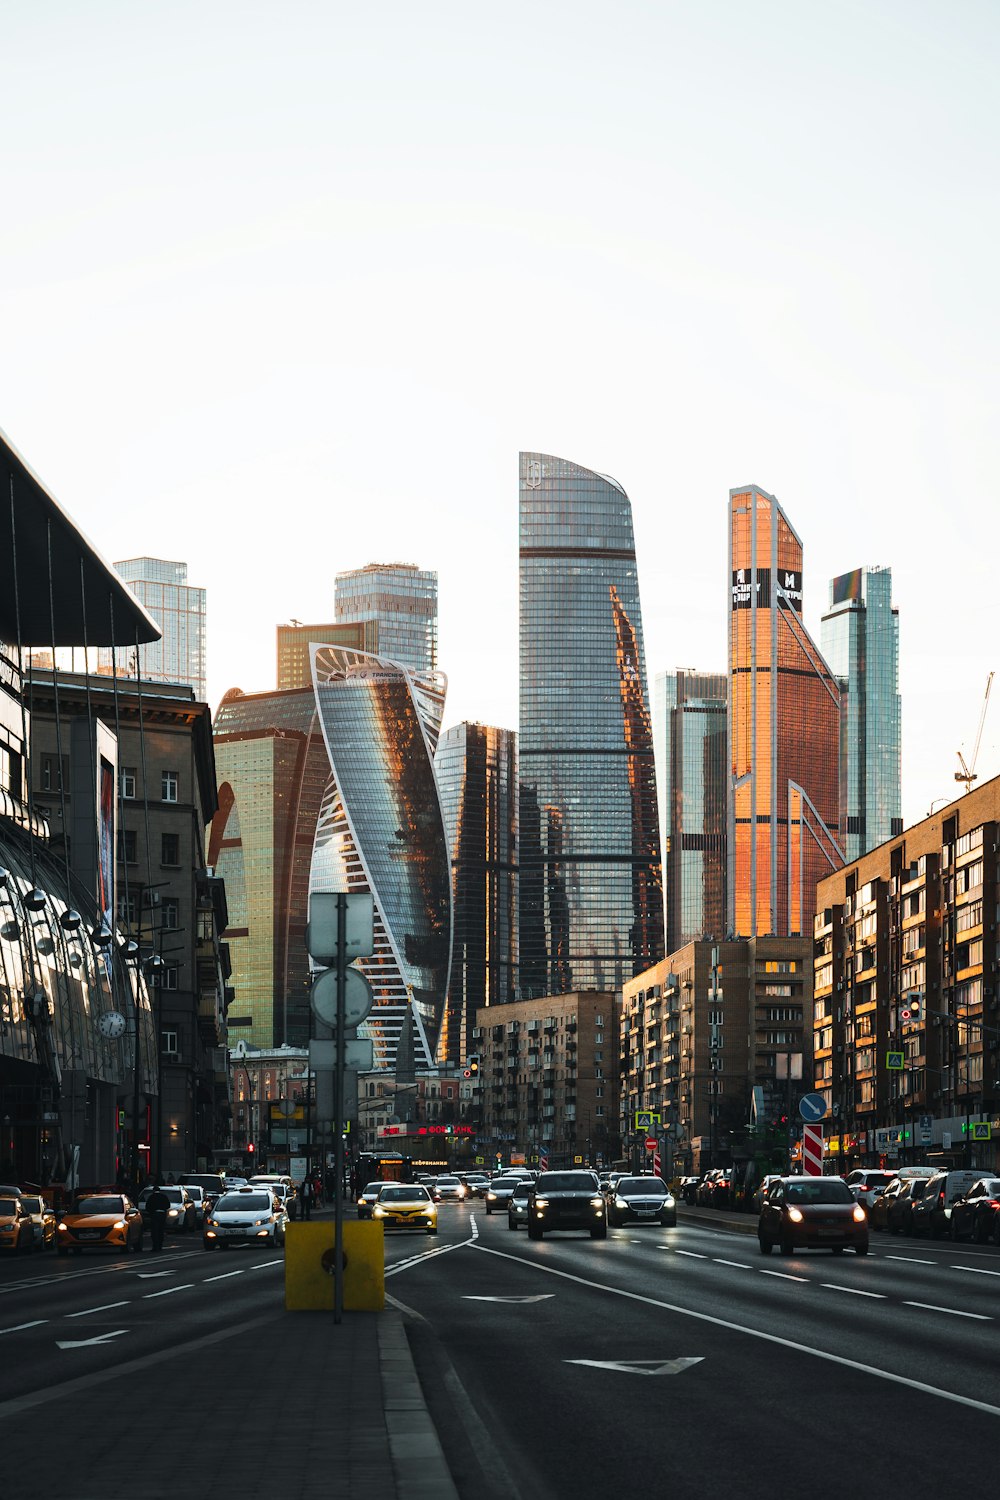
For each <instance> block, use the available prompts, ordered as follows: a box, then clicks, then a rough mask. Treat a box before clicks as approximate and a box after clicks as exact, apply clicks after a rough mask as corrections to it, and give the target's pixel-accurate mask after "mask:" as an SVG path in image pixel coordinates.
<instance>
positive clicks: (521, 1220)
mask: <svg viewBox="0 0 1000 1500" xmlns="http://www.w3.org/2000/svg"><path fill="white" fill-rule="evenodd" d="M534 1185H535V1184H534V1183H533V1182H528V1181H527V1180H526V1181H524V1182H519V1183H518V1185H517V1187H516V1188H515V1189H514V1191H513V1192H512V1193H511V1195H510V1197H509V1198H508V1200H507V1228H508V1229H520V1227H521V1225H522V1224H527V1222H528V1194H529V1193H530V1192H531V1189H532V1188H533V1187H534Z"/></svg>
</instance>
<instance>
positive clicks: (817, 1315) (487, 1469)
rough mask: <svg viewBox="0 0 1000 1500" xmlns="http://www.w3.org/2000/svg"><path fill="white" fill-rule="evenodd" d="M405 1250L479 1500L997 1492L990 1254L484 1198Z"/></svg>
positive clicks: (418, 1321)
mask: <svg viewBox="0 0 1000 1500" xmlns="http://www.w3.org/2000/svg"><path fill="white" fill-rule="evenodd" d="M401 1250H402V1247H400V1246H398V1245H396V1246H390V1247H389V1249H388V1250H387V1271H386V1275H387V1281H386V1289H387V1292H388V1293H389V1294H390V1295H391V1296H392V1297H393V1298H394V1299H395V1300H396V1301H397V1302H398V1303H399V1304H400V1305H401V1306H402V1307H403V1308H404V1310H407V1311H408V1312H409V1314H410V1323H409V1326H408V1331H409V1336H410V1341H411V1346H412V1348H413V1351H414V1355H415V1358H416V1361H417V1367H418V1371H419V1373H420V1377H421V1384H422V1386H423V1389H424V1393H425V1396H426V1398H427V1400H428V1404H429V1405H430V1408H431V1412H432V1414H433V1416H434V1418H435V1422H436V1424H437V1427H438V1432H439V1434H440V1437H441V1441H442V1444H443V1445H444V1448H445V1452H446V1454H447V1456H448V1459H449V1463H450V1465H451V1468H452V1473H453V1474H454V1476H455V1481H456V1484H457V1485H458V1488H459V1490H460V1493H461V1494H462V1495H463V1496H468V1497H469V1500H473V1497H475V1500H487V1497H494V1496H495V1497H500V1496H505V1497H509V1496H511V1495H515V1496H518V1497H522V1500H543V1497H545V1500H559V1497H562V1496H566V1497H570V1496H572V1497H574V1500H581V1497H588V1496H591V1495H593V1496H597V1495H601V1496H606V1495H608V1494H609V1493H610V1494H614V1493H615V1492H622V1493H623V1492H625V1491H631V1490H635V1489H641V1490H643V1491H646V1492H652V1493H654V1494H656V1493H663V1494H668V1493H669V1494H670V1495H671V1496H672V1497H674V1496H698V1497H704V1496H706V1495H712V1494H715V1493H721V1494H724V1495H736V1496H748V1497H749V1496H757V1495H761V1496H763V1495H768V1496H771V1497H773V1496H775V1495H776V1494H782V1493H784V1492H785V1491H786V1490H789V1489H791V1488H793V1487H794V1488H795V1490H796V1492H797V1493H798V1494H800V1495H801V1496H803V1497H807V1500H809V1497H812V1500H817V1497H822V1496H826V1495H834V1494H836V1495H843V1494H844V1493H845V1492H847V1493H849V1494H850V1496H851V1497H852V1500H858V1497H860V1496H869V1495H871V1496H876V1495H878V1496H880V1497H888V1500H894V1497H896V1496H897V1495H904V1496H906V1497H907V1500H921V1497H923V1496H928V1497H930V1496H935V1497H938V1496H940V1495H942V1494H948V1493H951V1492H953V1491H956V1490H962V1491H965V1490H972V1491H975V1490H978V1489H980V1488H982V1489H983V1490H984V1491H991V1490H992V1489H993V1488H994V1487H995V1474H996V1461H995V1454H996V1450H997V1446H998V1444H1000V1376H998V1374H997V1363H996V1353H997V1337H998V1331H1000V1326H998V1325H1000V1303H998V1294H1000V1255H998V1254H997V1252H996V1251H995V1250H991V1249H989V1248H984V1249H982V1250H980V1249H976V1248H973V1247H970V1246H965V1245H951V1244H947V1245H941V1244H939V1243H931V1244H928V1243H926V1242H924V1241H916V1240H905V1239H895V1238H893V1239H889V1238H887V1237H883V1236H881V1235H875V1236H873V1243H872V1252H871V1254H870V1255H869V1256H867V1257H866V1258H857V1257H855V1256H853V1255H852V1254H851V1253H850V1252H848V1253H847V1254H845V1255H842V1256H832V1255H830V1254H828V1253H824V1252H801V1253H797V1254H796V1255H794V1256H790V1257H782V1256H771V1257H768V1258H765V1257H763V1256H761V1255H760V1253H759V1251H758V1248H757V1243H756V1239H755V1238H754V1237H753V1236H749V1235H744V1234H735V1233H731V1232H726V1231H722V1230H715V1229H710V1228H706V1227H703V1226H693V1225H688V1224H683V1223H682V1224H681V1225H680V1226H679V1227H678V1228H677V1229H673V1230H663V1229H661V1228H659V1227H654V1226H651V1225H642V1226H641V1227H630V1228H624V1229H620V1230H611V1231H610V1232H609V1235H608V1238H607V1240H605V1241H592V1240H591V1239H590V1238H589V1236H587V1235H586V1234H585V1233H563V1234H554V1235H551V1236H546V1238H545V1240H544V1241H543V1242H542V1243H541V1244H537V1243H531V1242H529V1241H528V1240H527V1237H526V1235H525V1234H524V1232H523V1231H519V1232H518V1233H516V1234H514V1233H511V1232H510V1231H509V1230H508V1228H507V1222H506V1217H505V1216H504V1217H500V1216H497V1215H494V1216H491V1217H489V1216H487V1215H486V1214H485V1213H484V1212H483V1211H482V1209H481V1208H480V1207H479V1206H478V1205H473V1206H472V1207H471V1208H469V1207H454V1208H452V1207H445V1206H442V1209H441V1234H440V1235H439V1240H438V1242H437V1243H436V1244H435V1245H434V1248H433V1249H432V1250H431V1251H430V1253H428V1251H427V1247H426V1246H425V1245H415V1244H414V1243H413V1242H412V1241H411V1242H410V1248H409V1250H408V1253H407V1254H406V1255H405V1256H404V1255H403V1254H402V1253H401ZM390 1251H391V1252H392V1261H391V1262H390Z"/></svg>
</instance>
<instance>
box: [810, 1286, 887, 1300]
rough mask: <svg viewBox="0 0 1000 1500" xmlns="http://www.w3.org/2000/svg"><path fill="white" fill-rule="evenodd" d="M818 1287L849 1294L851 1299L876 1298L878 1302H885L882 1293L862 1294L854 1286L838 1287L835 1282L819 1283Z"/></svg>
mask: <svg viewBox="0 0 1000 1500" xmlns="http://www.w3.org/2000/svg"><path fill="white" fill-rule="evenodd" d="M820 1286H825V1287H826V1288H827V1290H828V1291H830V1292H850V1294H851V1296H852V1297H877V1298H878V1300H879V1301H880V1302H884V1301H885V1293H884V1292H862V1291H859V1290H858V1288H857V1287H856V1286H838V1285H837V1283H836V1282H835V1281H821V1282H820Z"/></svg>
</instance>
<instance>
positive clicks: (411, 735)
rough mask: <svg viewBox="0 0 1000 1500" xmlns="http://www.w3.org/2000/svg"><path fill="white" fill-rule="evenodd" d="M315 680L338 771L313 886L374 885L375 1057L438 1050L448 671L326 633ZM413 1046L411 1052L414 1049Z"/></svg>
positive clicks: (360, 963) (446, 921) (445, 962)
mask: <svg viewBox="0 0 1000 1500" xmlns="http://www.w3.org/2000/svg"><path fill="white" fill-rule="evenodd" d="M313 684H314V688H315V693H316V706H317V709H318V711H319V719H320V726H321V729H322V732H323V738H324V740H325V742H326V748H327V754H328V756H329V762H330V770H331V773H332V774H331V779H330V781H329V783H328V786H327V789H326V793H325V796H324V800H323V805H322V807H321V809H320V814H319V819H318V823H317V827H316V837H315V843H314V847H313V858H312V872H311V877H310V889H311V890H314V891H370V892H371V893H372V895H373V896H374V898H375V953H374V956H372V957H370V958H361V959H358V960H357V965H356V966H357V967H358V968H359V969H361V971H362V972H363V973H364V975H365V977H366V978H367V979H368V981H369V983H370V984H371V986H372V989H373V990H374V993H375V1004H374V1007H373V1009H372V1012H371V1014H370V1016H369V1017H368V1020H367V1021H365V1022H364V1023H363V1024H362V1026H361V1033H362V1035H366V1036H369V1037H371V1039H372V1041H373V1043H374V1047H375V1066H376V1068H393V1067H395V1065H396V1062H397V1055H398V1054H402V1056H403V1057H405V1059H406V1060H407V1063H408V1062H409V1059H410V1058H411V1057H412V1060H413V1062H414V1063H415V1065H416V1066H418V1067H429V1066H430V1065H431V1064H432V1063H433V1061H434V1055H435V1051H436V1048H437V1039H438V1032H439V1029H440V1026H441V1021H442V1016H443V1013H444V1008H445V996H446V993H447V988H448V971H449V965H450V962H451V881H450V871H449V868H448V843H447V838H446V835H445V828H444V819H443V815H442V812H441V802H440V798H439V795H438V788H437V781H436V778H435V775H434V751H435V749H436V747H437V740H438V734H439V731H440V728H441V716H442V713H443V712H444V699H445V691H446V683H445V679H444V676H443V675H442V674H441V673H440V672H430V673H423V674H421V673H417V672H408V671H407V670H406V669H405V668H403V667H402V666H400V665H399V664H398V663H396V662H393V661H387V660H386V659H385V658H384V657H379V656H370V655H368V654H367V653H365V652H363V651H352V650H350V649H348V648H347V647H338V646H320V645H317V646H316V648H315V651H314V654H313ZM411 1046H412V1052H411V1050H410V1049H411Z"/></svg>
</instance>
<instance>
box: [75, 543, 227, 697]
mask: <svg viewBox="0 0 1000 1500" xmlns="http://www.w3.org/2000/svg"><path fill="white" fill-rule="evenodd" d="M114 568H115V572H116V573H117V574H118V575H119V576H120V577H121V578H123V579H124V580H125V582H126V583H127V584H128V586H129V588H130V589H131V591H132V593H133V594H134V595H135V597H136V598H137V599H138V600H139V603H140V604H141V605H142V606H143V607H144V608H145V609H146V611H147V613H149V614H151V615H152V616H153V619H154V620H155V621H156V623H157V624H158V625H159V627H160V629H161V630H162V632H163V638H162V640H159V641H154V642H152V644H150V645H148V646H140V647H139V648H138V650H139V664H138V665H139V670H140V671H141V673H142V676H143V678H144V679H145V680H147V681H149V682H189V683H190V684H191V686H192V687H193V688H194V695H195V697H196V698H197V699H198V700H199V702H204V700H205V696H206V693H207V691H208V689H207V683H206V668H205V645H206V637H205V590H204V589H196V588H192V587H191V585H190V584H189V583H188V581H187V563H182V562H164V561H163V559H162V558H159V557H130V558H127V559H126V560H125V561H124V562H116V563H115V564H114ZM134 654H135V653H134V648H133V650H132V651H129V650H128V649H125V650H124V651H123V650H119V651H118V652H117V655H116V657H115V664H114V670H115V671H116V672H117V673H118V675H119V676H122V677H135V675H136V663H135V661H134ZM97 670H98V671H99V672H101V673H104V674H110V673H111V671H112V660H111V652H110V651H109V650H107V649H102V650H99V651H98V653H97Z"/></svg>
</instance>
